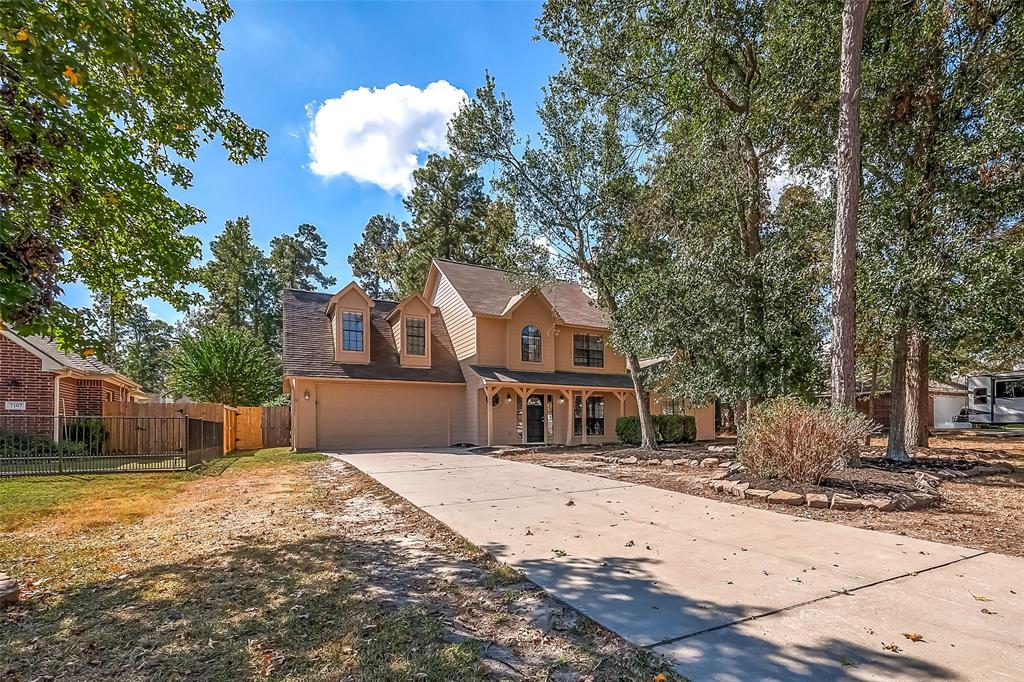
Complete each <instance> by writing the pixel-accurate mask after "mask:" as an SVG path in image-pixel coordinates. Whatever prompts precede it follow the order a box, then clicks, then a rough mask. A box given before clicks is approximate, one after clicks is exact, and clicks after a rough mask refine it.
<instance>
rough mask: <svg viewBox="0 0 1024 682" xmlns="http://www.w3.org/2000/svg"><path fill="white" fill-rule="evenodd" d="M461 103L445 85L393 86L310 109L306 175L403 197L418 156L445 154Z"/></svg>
mask: <svg viewBox="0 0 1024 682" xmlns="http://www.w3.org/2000/svg"><path fill="white" fill-rule="evenodd" d="M465 100H466V93H465V92H463V91H462V90H460V89H459V88H456V87H455V86H454V85H452V84H451V83H449V82H448V81H435V82H433V83H431V84H430V85H428V86H427V87H426V88H423V89H422V90H421V89H420V88H417V87H416V86H414V85H399V84H398V83H392V84H391V85H389V86H387V87H385V88H374V89H372V90H370V89H369V88H359V89H357V90H346V91H345V92H344V93H342V95H341V97H338V98H335V99H329V100H327V101H326V102H324V103H323V104H322V105H320V108H319V109H317V110H316V112H315V113H313V111H312V109H313V107H310V116H311V118H312V119H313V121H312V126H311V128H310V131H309V153H310V158H311V163H310V170H312V171H313V172H314V173H316V174H317V175H320V176H323V177H325V178H331V177H335V176H337V175H348V176H350V177H352V178H354V179H356V180H358V181H360V182H368V183H372V184H374V185H379V186H380V187H383V188H384V189H386V190H388V191H390V192H402V193H406V192H408V191H409V190H410V189H411V186H412V172H413V171H414V170H416V167H417V165H418V163H419V162H418V160H417V156H416V155H417V153H424V152H428V153H429V152H447V151H448V144H447V142H446V140H445V133H446V132H447V127H448V121H449V120H451V118H452V116H454V115H455V113H456V112H457V111H458V109H459V106H460V105H461V104H462V102H463V101H465Z"/></svg>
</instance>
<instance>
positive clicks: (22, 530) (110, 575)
mask: <svg viewBox="0 0 1024 682" xmlns="http://www.w3.org/2000/svg"><path fill="white" fill-rule="evenodd" d="M321 459H323V458H322V457H321V456H319V455H295V454H292V453H288V452H287V451H283V450H267V451H261V452H258V453H255V454H253V455H251V456H242V457H238V458H232V459H231V460H224V461H222V462H218V463H216V464H215V465H214V466H211V467H209V468H208V469H207V470H206V471H205V472H202V473H200V474H160V475H142V476H126V475H118V476H97V477H82V478H80V479H78V478H76V479H67V480H64V479H61V480H59V481H55V480H53V479H46V480H39V479H36V480H13V481H0V491H2V492H0V494H3V495H5V496H6V497H5V498H4V499H7V500H12V501H15V506H17V508H18V509H20V511H18V512H13V511H9V510H5V512H6V516H5V517H4V518H5V519H6V521H5V523H6V524H7V526H8V527H7V529H6V530H5V531H0V571H5V572H7V573H9V574H11V575H12V576H14V577H15V578H16V579H18V581H19V583H20V584H21V586H22V588H23V600H22V602H21V603H19V604H18V605H16V606H15V607H13V608H11V609H8V610H7V611H6V612H5V611H0V679H5V680H6V679H11V680H22V679H24V680H31V679H75V680H97V681H98V680H110V679H118V678H123V679H128V680H133V679H146V680H151V679H153V680H163V679H203V680H235V679H267V678H269V679H280V680H341V679H345V680H349V679H351V680H438V681H441V680H482V679H494V678H497V677H505V676H507V677H509V678H514V679H565V680H570V679H584V678H589V679H593V680H604V681H607V682H611V681H612V680H636V681H637V682H640V681H643V682H650V680H652V679H655V677H656V676H658V675H659V674H660V673H664V676H663V677H661V678H659V679H666V680H677V679H678V678H677V677H675V676H674V675H672V674H671V672H670V671H669V670H667V669H666V666H665V665H664V663H663V662H662V661H661V659H659V658H657V657H655V656H653V655H651V654H649V653H647V652H645V651H643V650H637V649H635V648H633V647H631V646H629V645H628V644H626V643H625V642H623V641H622V640H621V639H619V638H618V637H617V636H615V635H613V634H611V633H609V632H608V631H606V630H604V629H603V628H600V627H599V626H597V625H595V624H594V623H593V622H591V621H589V620H587V619H586V618H584V617H583V616H580V615H579V614H577V613H576V612H574V611H572V610H571V609H569V608H568V607H565V606H563V605H561V604H560V603H558V602H555V601H554V600H552V599H551V598H549V597H548V596H547V595H546V594H545V593H544V592H543V591H541V590H539V589H538V588H536V587H535V586H533V585H531V584H530V583H527V582H524V581H523V580H522V578H521V576H520V575H519V574H518V573H517V572H516V571H514V570H511V569H509V568H508V567H505V566H500V565H497V564H495V563H494V562H493V561H492V560H489V559H488V558H487V557H486V556H484V555H483V554H482V553H481V552H479V550H477V549H475V548H473V547H472V546H471V545H468V543H466V542H465V541H464V540H462V539H461V538H459V537H458V536H456V535H454V534H452V533H451V532H450V531H448V530H447V529H446V528H445V527H444V526H441V525H440V524H438V523H437V522H436V521H434V520H433V519H431V518H430V517H429V516H427V515H425V514H423V513H422V512H420V511H419V510H417V509H416V508H414V507H412V506H411V505H409V504H408V503H406V502H405V501H404V500H401V499H400V498H398V497H396V496H395V495H393V494H392V493H390V492H388V491H387V490H385V489H383V488H381V487H380V486H378V485H377V484H376V483H374V482H373V481H372V480H370V479H368V478H367V477H365V476H363V475H362V474H360V473H358V472H356V471H355V470H353V469H351V468H349V467H347V466H346V465H344V464H342V463H340V462H333V461H332V462H324V461H314V460H321ZM54 484H57V485H54ZM83 518H87V519H89V522H88V523H83V521H82V519H83Z"/></svg>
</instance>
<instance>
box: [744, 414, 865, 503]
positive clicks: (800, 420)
mask: <svg viewBox="0 0 1024 682" xmlns="http://www.w3.org/2000/svg"><path fill="white" fill-rule="evenodd" d="M871 431H872V427H871V425H870V422H869V421H868V419H867V418H866V417H864V416H863V415H861V414H858V413H855V412H841V411H838V410H833V409H831V408H829V407H827V406H824V405H811V404H808V403H805V402H803V401H800V400H797V399H795V398H776V399H775V400H771V401H769V402H767V403H765V404H763V405H759V406H758V408H757V410H756V411H755V412H754V416H753V417H752V418H751V419H750V421H748V422H747V423H746V424H744V425H743V427H742V428H741V429H740V434H739V438H738V439H737V446H738V450H739V457H740V460H741V461H742V462H743V464H744V466H746V467H747V469H748V470H750V472H751V473H752V474H753V475H754V476H758V477H761V478H764V479H776V478H778V479H784V480H787V481H793V482H796V483H811V484H817V483H819V482H820V481H821V479H822V478H823V477H824V476H826V475H828V474H830V473H832V472H833V471H836V470H838V469H842V468H843V467H845V466H846V464H847V462H849V461H850V459H851V458H853V457H854V456H856V454H857V449H858V447H859V446H860V443H862V442H864V439H865V437H867V436H868V434H870V433H871Z"/></svg>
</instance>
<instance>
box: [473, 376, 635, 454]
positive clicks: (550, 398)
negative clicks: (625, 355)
mask: <svg viewBox="0 0 1024 682" xmlns="http://www.w3.org/2000/svg"><path fill="white" fill-rule="evenodd" d="M477 371H478V373H479V374H481V379H482V380H483V386H482V387H481V388H479V389H478V393H479V400H478V402H477V404H478V405H479V406H480V408H481V409H480V410H479V412H478V415H479V416H478V418H479V420H480V423H479V425H478V433H479V434H480V435H481V436H482V438H481V440H482V441H484V444H486V445H515V444H521V445H530V444H536V445H586V444H597V443H609V442H615V441H616V440H617V438H616V436H615V421H616V420H617V419H618V418H619V417H621V416H624V415H635V414H636V413H637V408H636V399H635V397H634V395H635V394H634V392H633V390H632V387H631V386H624V385H622V384H624V383H625V382H626V381H629V377H620V376H606V375H605V376H602V375H596V376H591V375H584V376H583V380H586V381H588V382H590V383H593V384H601V383H610V384H613V385H611V386H601V385H582V384H568V385H566V384H559V383H555V381H557V380H558V379H565V378H570V377H566V376H558V375H566V374H572V375H573V376H572V377H571V378H574V379H577V380H579V379H580V377H579V376H578V375H576V373H567V372H555V373H552V374H551V375H550V376H545V375H543V374H541V373H532V372H531V373H524V372H510V371H507V370H505V371H502V372H497V371H495V372H483V371H480V370H477ZM522 374H530V375H533V376H526V377H524V376H519V375H522ZM537 374H540V376H536V375H537ZM602 379H603V380H605V381H602ZM623 380H625V381H623ZM615 384H618V385H615Z"/></svg>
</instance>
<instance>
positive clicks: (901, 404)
mask: <svg viewBox="0 0 1024 682" xmlns="http://www.w3.org/2000/svg"><path fill="white" fill-rule="evenodd" d="M897 317H900V318H905V317H906V315H902V316H899V315H898V316H897ZM908 336H909V332H908V330H907V323H906V322H904V321H900V323H899V326H898V327H897V328H896V334H895V336H894V337H893V344H892V346H893V348H892V393H891V394H890V395H891V399H890V401H889V408H890V412H889V443H888V445H887V446H886V449H885V456H886V457H888V458H889V459H893V460H896V461H899V462H907V461H909V460H910V454H909V453H908V452H907V433H906V413H907V346H908Z"/></svg>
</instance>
